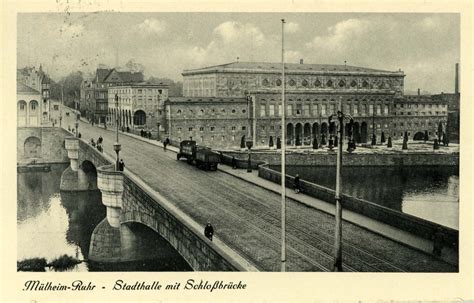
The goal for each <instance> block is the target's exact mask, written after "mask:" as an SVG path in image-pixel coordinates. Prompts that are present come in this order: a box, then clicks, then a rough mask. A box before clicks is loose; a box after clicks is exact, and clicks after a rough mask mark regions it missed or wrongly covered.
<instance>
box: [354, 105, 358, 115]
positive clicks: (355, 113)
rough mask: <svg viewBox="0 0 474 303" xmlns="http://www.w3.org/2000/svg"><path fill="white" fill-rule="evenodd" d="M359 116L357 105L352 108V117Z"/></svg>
mask: <svg viewBox="0 0 474 303" xmlns="http://www.w3.org/2000/svg"><path fill="white" fill-rule="evenodd" d="M358 114H359V107H358V106H357V105H355V106H354V116H357V115H358Z"/></svg>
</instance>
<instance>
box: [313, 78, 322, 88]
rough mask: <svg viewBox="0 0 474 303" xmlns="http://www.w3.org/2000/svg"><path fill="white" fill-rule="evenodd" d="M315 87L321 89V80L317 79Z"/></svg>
mask: <svg viewBox="0 0 474 303" xmlns="http://www.w3.org/2000/svg"><path fill="white" fill-rule="evenodd" d="M314 86H316V87H320V86H321V81H319V79H317V80H316V81H314Z"/></svg>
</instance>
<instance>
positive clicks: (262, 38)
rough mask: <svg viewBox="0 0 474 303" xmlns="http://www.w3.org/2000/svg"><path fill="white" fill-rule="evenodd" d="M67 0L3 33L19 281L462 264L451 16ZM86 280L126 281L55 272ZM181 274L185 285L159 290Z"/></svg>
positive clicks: (130, 283)
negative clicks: (12, 67)
mask: <svg viewBox="0 0 474 303" xmlns="http://www.w3.org/2000/svg"><path fill="white" fill-rule="evenodd" d="M53 2H54V1H53ZM69 2H70V1H65V2H61V1H56V3H57V4H56V5H57V7H58V9H56V11H34V10H28V11H22V12H18V13H16V21H15V22H16V37H14V39H13V40H12V41H11V42H12V43H14V44H15V45H14V47H13V48H14V49H15V50H16V115H14V114H13V113H12V112H9V113H8V116H10V118H13V119H15V118H16V120H15V121H16V129H11V130H9V131H10V132H11V133H12V134H11V136H15V137H14V138H15V140H16V151H15V149H14V148H13V146H9V149H10V150H11V152H12V159H11V160H10V162H11V164H13V163H15V162H13V161H15V160H13V159H15V157H16V176H15V179H16V188H8V189H7V188H4V189H3V190H8V191H11V192H13V191H14V192H15V193H16V226H8V227H6V228H8V229H9V232H12V233H14V234H16V241H9V242H10V243H9V244H8V245H10V246H14V247H15V249H14V251H15V252H16V255H15V256H14V258H15V259H16V273H17V274H19V275H20V276H21V277H22V278H21V282H20V283H19V284H18V285H19V287H18V291H22V292H23V293H25V292H27V293H29V294H30V296H33V297H34V296H35V295H34V293H35V292H37V291H52V290H55V291H56V290H59V291H62V290H64V291H68V290H71V289H72V290H81V291H90V292H99V291H101V290H102V289H107V290H126V291H135V290H140V291H152V290H155V291H158V290H160V291H165V290H164V289H166V291H171V290H175V291H178V290H190V291H191V290H194V291H196V290H207V291H209V293H211V294H212V293H215V292H219V291H220V292H221V294H223V293H224V291H231V290H232V291H237V290H241V291H242V292H243V291H245V289H246V288H248V287H251V286H249V285H248V284H250V283H248V282H246V281H244V280H245V279H244V278H240V276H238V277H239V278H229V276H223V277H227V278H218V277H219V275H216V276H214V277H217V278H215V279H212V280H211V279H207V280H206V279H201V278H199V277H200V276H199V273H203V274H204V273H212V272H252V273H254V274H257V276H254V277H259V276H260V275H262V274H263V273H269V272H280V273H285V276H282V277H286V278H285V279H290V280H291V277H292V276H291V275H292V274H297V273H313V274H319V273H324V274H323V275H322V276H321V275H318V277H319V278H321V277H325V276H326V275H327V276H331V275H336V274H337V273H338V272H339V273H344V274H353V273H359V274H360V273H370V277H372V278H375V279H377V276H378V275H381V274H387V273H408V274H413V273H430V274H437V275H442V277H445V276H444V275H445V274H447V273H449V274H454V275H456V274H460V273H462V272H464V273H466V270H467V268H466V267H463V265H462V264H464V263H463V261H462V256H463V255H464V257H466V255H465V254H466V252H468V250H464V251H462V249H461V247H462V245H463V244H462V241H468V242H469V243H468V244H467V246H469V247H471V250H472V241H471V240H472V238H471V239H470V240H469V239H467V238H465V237H464V238H463V237H460V234H461V235H462V234H463V233H464V234H465V233H466V232H472V230H470V229H472V223H469V224H471V225H466V227H467V230H463V229H462V226H463V225H462V224H460V222H461V221H462V219H461V217H462V216H463V215H462V214H461V212H462V210H463V209H464V211H466V210H472V205H470V206H468V208H463V207H466V206H464V205H466V204H472V203H471V202H472V201H470V199H469V198H468V197H466V196H462V195H461V194H460V188H461V181H463V182H464V183H463V184H465V185H466V184H468V183H466V180H464V179H463V178H465V175H464V174H463V176H462V177H461V172H462V165H461V161H460V154H461V152H460V150H461V144H460V141H461V137H462V136H461V131H460V129H461V127H460V125H461V123H460V120H461V110H460V108H461V106H460V103H461V102H460V100H461V98H466V95H464V93H463V92H464V90H462V88H463V87H462V85H461V83H463V82H462V81H461V80H462V77H461V75H462V72H463V71H464V70H465V69H466V70H469V69H470V68H471V66H470V65H466V62H469V64H470V63H471V62H470V58H469V60H465V59H464V58H465V57H462V56H461V46H462V39H461V32H462V30H461V28H462V26H461V23H462V18H461V15H462V14H461V13H460V12H459V11H449V10H445V11H429V10H428V11H425V12H423V11H422V12H418V11H413V12H409V11H402V12H396V11H392V10H387V11H386V12H384V11H378V12H362V11H361V12H358V11H357V10H347V11H334V12H323V11H321V12H320V11H318V10H317V9H313V10H296V11H268V10H265V9H262V10H258V9H255V10H252V11H246V10H245V11H244V10H242V11H239V10H237V11H211V10H209V11H205V10H202V11H179V10H176V11H168V10H161V9H159V6H157V9H156V10H155V11H138V12H137V11H127V10H120V9H117V10H106V9H104V10H101V9H98V10H93V11H88V10H81V9H77V7H76V9H73V8H72V5H73V4H72V2H74V1H71V4H70V3H69ZM79 2H81V1H79ZM82 5H87V3H83V4H82ZM4 31H5V30H4ZM469 56H470V55H469ZM8 60H9V59H7V58H3V61H8ZM4 64H6V63H5V62H4ZM12 64H14V63H12ZM10 77H11V78H13V77H14V75H13V74H12V75H10ZM13 83H15V82H13ZM464 84H466V83H464ZM464 84H463V85H464ZM7 89H9V90H12V91H13V90H14V87H13V86H12V87H7ZM469 98H470V97H469ZM5 101H9V103H12V104H13V102H12V100H5ZM463 101H469V100H466V99H463ZM12 104H11V105H12ZM11 107H12V109H14V107H13V105H12V106H11ZM464 121H466V123H469V121H467V120H463V123H464ZM465 131H467V132H468V131H470V130H469V129H467V128H465V127H464V125H463V132H465ZM2 132H3V130H2ZM463 135H464V134H463ZM13 142H14V141H13ZM465 143H466V142H465V140H463V145H464V144H465ZM463 156H466V155H465V154H463ZM464 160H466V159H464ZM467 160H468V159H467ZM9 178H10V179H13V178H14V177H13V175H10V176H9ZM2 182H3V181H2ZM12 182H13V181H12ZM4 202H6V201H4ZM9 205H10V208H11V210H14V209H15V206H14V201H9ZM4 206H5V205H4ZM10 215H11V216H14V212H13V211H10ZM464 215H465V214H464ZM464 218H466V217H464ZM467 218H468V219H469V220H471V219H472V217H471V215H468V216H467ZM4 227H5V226H4ZM463 239H464V240H463ZM460 256H461V257H460ZM471 262H472V261H471ZM10 263H11V262H10ZM471 265H472V263H471ZM13 266H14V264H9V267H13ZM468 266H469V263H468ZM470 270H472V269H469V271H470ZM93 272H109V273H115V275H116V277H117V279H115V280H114V281H115V282H114V283H113V284H112V285H102V284H100V283H95V285H94V282H86V281H84V282H83V281H80V282H78V281H75V282H73V283H72V284H71V283H70V281H69V280H68V281H64V282H61V283H57V282H48V281H49V280H48V279H50V277H52V279H56V278H58V279H62V278H61V277H66V276H61V275H64V274H66V275H78V274H80V276H81V277H87V276H88V275H93ZM137 272H141V273H143V274H146V275H145V276H147V277H148V276H149V277H150V278H149V279H147V280H143V279H142V280H143V281H142V280H133V279H125V278H124V279H122V278H120V280H118V279H119V278H118V277H122V274H123V275H124V276H125V277H130V276H129V275H130V274H132V273H137ZM170 272H171V273H178V272H187V273H188V274H191V272H193V273H192V274H193V276H190V277H191V278H183V277H187V276H183V274H185V273H181V274H179V277H182V278H180V279H179V282H176V283H175V284H174V285H171V284H170V285H166V284H165V285H160V284H159V282H158V280H159V279H158V278H157V277H159V275H160V274H170ZM37 273H39V274H37ZM28 274H34V277H35V278H34V279H28V278H27V277H28V276H27V275H28ZM84 274H85V275H84ZM196 274H197V275H196ZM67 277H69V276H67ZM234 277H235V276H234ZM243 277H245V275H244V276H243ZM262 277H271V276H262ZM305 277H306V276H305ZM265 279H267V278H265ZM310 279H311V278H310ZM72 280H74V279H72ZM160 281H161V280H160ZM176 281H178V280H176ZM88 283H89V284H88ZM173 287H174V288H173ZM63 288H64V289H63ZM97 289H99V290H97ZM266 291H267V292H271V289H266ZM471 294H472V290H471ZM155 298H156V297H155ZM353 299H354V300H357V298H353ZM431 299H432V300H436V299H448V300H454V297H453V298H431ZM462 299H463V300H464V299H472V298H462ZM38 302H40V301H38Z"/></svg>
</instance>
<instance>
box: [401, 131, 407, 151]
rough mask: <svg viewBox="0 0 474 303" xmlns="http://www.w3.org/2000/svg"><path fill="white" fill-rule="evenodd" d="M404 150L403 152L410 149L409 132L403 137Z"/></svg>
mask: <svg viewBox="0 0 474 303" xmlns="http://www.w3.org/2000/svg"><path fill="white" fill-rule="evenodd" d="M402 149H403V150H407V149H408V132H405V134H404V135H403V145H402Z"/></svg>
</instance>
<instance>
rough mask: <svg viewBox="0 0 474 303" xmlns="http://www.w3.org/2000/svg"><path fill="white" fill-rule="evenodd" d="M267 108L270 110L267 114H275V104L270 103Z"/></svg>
mask: <svg viewBox="0 0 474 303" xmlns="http://www.w3.org/2000/svg"><path fill="white" fill-rule="evenodd" d="M269 109H270V112H269V113H268V114H269V115H270V117H273V116H275V105H274V104H270V106H269Z"/></svg>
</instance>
